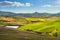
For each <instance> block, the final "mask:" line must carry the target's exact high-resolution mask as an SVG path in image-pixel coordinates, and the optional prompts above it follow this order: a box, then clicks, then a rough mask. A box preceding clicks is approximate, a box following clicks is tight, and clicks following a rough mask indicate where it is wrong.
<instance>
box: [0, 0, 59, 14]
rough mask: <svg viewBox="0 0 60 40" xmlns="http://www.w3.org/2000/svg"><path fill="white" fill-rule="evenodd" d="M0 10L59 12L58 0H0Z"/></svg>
mask: <svg viewBox="0 0 60 40" xmlns="http://www.w3.org/2000/svg"><path fill="white" fill-rule="evenodd" d="M0 11H7V12H14V13H33V12H40V13H44V12H47V13H58V12H60V0H0Z"/></svg>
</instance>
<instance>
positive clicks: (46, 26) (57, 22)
mask: <svg viewBox="0 0 60 40" xmlns="http://www.w3.org/2000/svg"><path fill="white" fill-rule="evenodd" d="M47 20H48V21H47ZM47 20H46V21H44V22H37V23H34V24H28V25H25V26H22V27H20V28H19V29H20V30H28V31H34V32H41V33H42V34H48V35H50V36H59V37H60V19H59V18H50V19H47Z"/></svg>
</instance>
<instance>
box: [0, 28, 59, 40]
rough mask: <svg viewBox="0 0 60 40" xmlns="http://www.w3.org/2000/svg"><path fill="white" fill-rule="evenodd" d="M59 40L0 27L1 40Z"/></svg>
mask: <svg viewBox="0 0 60 40" xmlns="http://www.w3.org/2000/svg"><path fill="white" fill-rule="evenodd" d="M50 39H51V40H59V38H57V37H50V36H42V35H40V34H37V33H34V32H28V31H21V30H18V29H9V28H4V27H0V40H50Z"/></svg>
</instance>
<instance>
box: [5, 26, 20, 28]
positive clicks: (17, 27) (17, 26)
mask: <svg viewBox="0 0 60 40" xmlns="http://www.w3.org/2000/svg"><path fill="white" fill-rule="evenodd" d="M6 27H7V28H18V27H19V26H6Z"/></svg>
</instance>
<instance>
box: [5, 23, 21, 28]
mask: <svg viewBox="0 0 60 40" xmlns="http://www.w3.org/2000/svg"><path fill="white" fill-rule="evenodd" d="M20 26H22V25H16V24H8V25H6V27H7V28H19V27H20Z"/></svg>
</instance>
